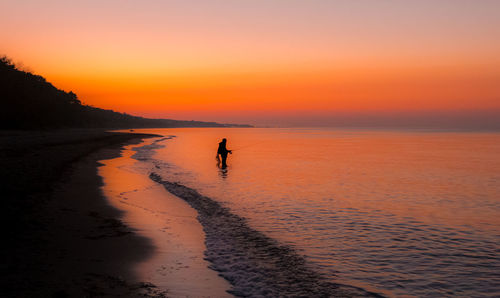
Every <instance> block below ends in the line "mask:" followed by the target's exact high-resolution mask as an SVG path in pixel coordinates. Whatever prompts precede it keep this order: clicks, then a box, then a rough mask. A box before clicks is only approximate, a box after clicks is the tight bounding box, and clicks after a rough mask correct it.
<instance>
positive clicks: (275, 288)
mask: <svg viewBox="0 0 500 298" xmlns="http://www.w3.org/2000/svg"><path fill="white" fill-rule="evenodd" d="M149 177H150V178H151V179H152V180H153V181H155V182H157V183H160V184H162V185H163V186H164V187H165V189H166V190H167V191H169V192H170V193H172V194H174V195H175V196H177V197H179V198H181V199H183V200H185V201H186V202H187V203H189V204H190V205H191V207H193V208H194V209H195V210H196V211H197V212H198V220H199V221H200V223H201V225H202V226H203V230H204V232H205V234H206V240H205V243H206V246H207V250H206V252H205V255H206V260H208V261H209V262H211V264H212V265H211V268H212V269H213V270H215V271H217V272H219V275H221V276H222V277H224V278H225V279H226V280H228V281H229V282H230V283H231V285H232V289H231V290H230V291H229V292H230V293H231V294H233V295H235V296H239V297H255V296H258V297H366V296H372V297H381V296H380V295H379V294H376V293H371V292H368V291H365V290H363V289H360V288H356V287H351V286H347V285H342V284H337V283H333V282H331V281H329V280H327V278H326V277H324V276H323V275H321V274H319V273H318V272H316V271H314V270H312V269H310V268H309V267H308V265H307V264H306V261H305V259H304V258H303V257H302V256H300V255H299V254H297V253H296V252H295V251H294V249H293V248H291V247H288V246H284V245H280V244H279V243H278V242H277V241H276V240H274V239H272V238H269V237H267V236H265V235H264V234H263V233H261V232H259V231H256V230H254V229H252V228H251V227H249V226H248V224H247V222H246V220H245V219H244V218H242V217H240V216H238V215H235V214H233V213H231V211H230V210H229V209H228V208H227V207H224V206H222V205H221V204H220V203H218V202H216V201H214V200H213V199H211V198H208V197H206V196H203V195H201V194H199V193H198V192H197V191H196V190H195V189H192V188H189V187H186V186H184V185H182V184H179V183H174V182H169V181H165V180H163V179H162V177H161V176H160V175H159V174H157V173H155V172H153V173H151V174H150V176H149Z"/></svg>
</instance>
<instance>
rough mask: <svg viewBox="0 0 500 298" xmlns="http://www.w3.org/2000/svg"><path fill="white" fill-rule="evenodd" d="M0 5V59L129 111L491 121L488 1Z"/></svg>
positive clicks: (495, 23)
mask: <svg viewBox="0 0 500 298" xmlns="http://www.w3.org/2000/svg"><path fill="white" fill-rule="evenodd" d="M0 10H1V11H2V12H3V13H2V17H1V18H0V26H1V27H2V28H4V29H7V30H2V31H1V32H0V54H5V55H7V56H9V57H11V58H12V59H13V60H14V62H16V63H21V64H22V65H24V66H23V67H25V68H26V69H27V70H30V71H33V72H35V73H37V74H40V75H43V76H44V77H46V78H47V80H48V81H50V82H52V83H54V85H55V86H57V87H59V88H62V89H64V90H66V91H70V90H72V91H73V92H75V93H76V94H77V95H78V96H79V98H80V99H81V100H82V101H83V102H84V103H86V104H89V105H93V106H97V107H102V108H109V109H114V110H116V111H121V112H127V113H130V114H134V115H141V116H147V117H161V118H173V119H187V120H190V119H196V120H209V121H219V122H235V123H251V124H256V125H304V126H308V125H337V124H339V123H343V122H345V121H347V122H349V121H352V122H356V121H358V122H359V121H361V122H363V121H365V122H366V119H372V120H373V122H374V123H375V122H377V121H379V120H380V121H382V120H381V119H385V120H384V121H386V120H387V119H396V118H397V119H402V120H403V119H409V118H412V117H413V118H414V119H424V120H425V119H430V118H432V117H434V118H437V119H439V118H440V117H443V115H444V116H446V117H455V116H456V117H458V118H457V119H458V120H457V121H461V120H460V119H462V120H463V119H465V118H467V119H469V120H470V121H472V123H474V122H475V121H479V122H480V121H481V120H482V119H483V120H484V119H485V117H493V118H491V119H494V118H496V117H497V116H500V112H499V111H500V55H499V54H498V53H500V1H489V0H482V1H462V0H438V1H425V0H424V1H422V0H420V1H396V0H394V1H388V0H380V1H371V0H366V1H362V0H354V1H353V0H349V1H328V0H324V1H318V0H316V1H314V0H312V1H293V0H286V1H285V0H283V1H278V0H271V1H229V0H228V1H164V0H163V1H160V0H147V1H144V0H143V1H123V0H121V1H114V0H113V1H95V0H87V1H62V0H60V1H55V0H53V1H32V0H20V1H2V2H0ZM457 115H458V116H457ZM464 117H465V118H464ZM413 118H412V119H413ZM356 119H358V120H356ZM360 119H365V120H363V121H362V120H360ZM377 119H378V120H377ZM488 119H489V118H488ZM491 119H489V120H488V121H490V122H491V121H494V120H491ZM402 120H394V121H396V122H395V123H397V122H398V121H402ZM415 121H416V120H415ZM368 122H369V121H368ZM479 122H478V125H479V126H480V124H479ZM365 124H368V123H365ZM499 126H500V125H499Z"/></svg>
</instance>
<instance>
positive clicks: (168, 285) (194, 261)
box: [99, 139, 232, 297]
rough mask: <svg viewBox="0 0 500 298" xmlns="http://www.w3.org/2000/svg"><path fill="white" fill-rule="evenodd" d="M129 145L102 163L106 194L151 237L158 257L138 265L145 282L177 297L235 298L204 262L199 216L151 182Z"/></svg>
mask: <svg viewBox="0 0 500 298" xmlns="http://www.w3.org/2000/svg"><path fill="white" fill-rule="evenodd" d="M153 141H154V140H153V139H152V140H146V141H145V142H144V143H143V144H141V145H130V146H126V148H125V150H124V151H123V153H122V156H121V157H118V158H114V159H109V160H104V161H101V162H102V163H103V164H104V166H102V167H100V168H99V174H100V175H101V176H102V177H103V181H104V186H103V193H104V195H105V196H106V197H107V198H108V201H109V203H110V204H111V205H112V206H113V207H115V208H117V209H119V210H122V211H123V212H124V214H123V216H122V217H121V219H122V220H123V222H124V223H125V224H126V225H127V226H130V227H132V228H133V229H134V230H135V232H136V233H137V234H138V235H140V236H143V237H146V238H147V239H151V242H152V244H153V246H154V251H153V255H151V257H150V258H148V259H145V260H143V261H141V262H139V263H138V264H137V265H136V266H134V273H135V274H136V275H137V278H138V279H139V280H147V281H148V282H152V283H153V284H155V285H156V286H157V287H158V289H160V290H168V293H169V295H170V296H173V297H232V295H230V294H228V293H227V292H226V291H227V290H229V288H230V284H229V282H227V281H226V280H225V279H223V278H222V277H220V276H218V274H217V272H215V271H213V270H211V269H209V268H208V267H209V265H210V263H209V262H208V261H206V260H205V259H204V252H205V250H206V246H205V242H204V241H205V234H204V232H203V229H202V226H201V224H200V223H199V221H198V220H197V218H196V217H197V215H198V213H197V212H196V211H195V210H194V209H193V208H191V207H190V206H189V205H188V204H187V203H186V202H185V201H183V200H182V199H180V198H178V197H175V196H173V195H172V194H170V193H169V192H167V191H166V190H165V189H164V187H163V186H162V185H159V184H158V183H155V182H154V181H152V180H151V179H149V171H150V170H151V169H148V168H142V167H141V166H143V164H141V163H139V162H138V161H137V160H135V159H133V158H132V157H131V156H132V155H133V154H135V153H136V152H135V151H133V148H134V147H138V146H143V145H148V144H149V143H151V142H153Z"/></svg>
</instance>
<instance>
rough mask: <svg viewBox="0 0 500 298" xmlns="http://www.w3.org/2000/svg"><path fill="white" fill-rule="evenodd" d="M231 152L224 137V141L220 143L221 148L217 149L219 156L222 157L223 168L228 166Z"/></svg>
mask: <svg viewBox="0 0 500 298" xmlns="http://www.w3.org/2000/svg"><path fill="white" fill-rule="evenodd" d="M228 153H231V154H232V152H231V150H227V148H226V139H222V142H220V143H219V148H218V149H217V156H219V155H220V157H221V159H222V168H226V167H227V164H226V160H227V154H228Z"/></svg>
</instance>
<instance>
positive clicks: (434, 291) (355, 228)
mask: <svg viewBox="0 0 500 298" xmlns="http://www.w3.org/2000/svg"><path fill="white" fill-rule="evenodd" d="M136 131H138V132H147V133H155V134H159V135H162V136H163V137H158V138H155V139H152V140H150V141H148V142H146V143H144V144H139V145H136V146H135V147H134V148H133V149H132V150H134V152H135V153H134V155H133V156H132V158H134V159H135V160H136V163H138V164H140V165H141V167H142V169H146V172H144V173H145V175H148V176H149V179H151V180H152V181H154V183H157V184H161V185H162V186H164V188H165V189H166V190H167V191H168V192H170V193H171V194H173V195H175V196H176V197H178V198H179V200H184V201H186V202H187V203H189V205H190V206H191V207H192V208H193V209H194V210H196V212H197V214H198V220H199V221H200V223H201V225H202V226H203V230H204V233H205V236H206V239H205V245H206V251H205V259H206V260H207V261H208V262H209V264H210V265H209V267H210V268H211V269H212V270H214V271H216V272H217V273H218V274H219V275H220V276H221V277H222V278H224V279H226V280H227V281H228V282H229V283H230V284H231V291H230V292H229V293H231V294H232V295H235V296H269V297H272V296H275V295H278V296H294V295H295V296H304V295H305V296H309V297H315V296H317V297H320V296H387V297H456V296H461V297H495V296H496V297H498V296H500V133H496V132H453V131H436V130H375V129H370V130H368V129H367V130H362V129H334V128H175V129H144V130H136ZM222 138H226V139H227V147H228V149H230V150H232V154H230V155H229V157H228V167H227V168H223V167H222V166H221V164H220V163H219V161H218V160H217V159H216V152H217V147H218V143H219V142H220V141H221V139H222Z"/></svg>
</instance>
